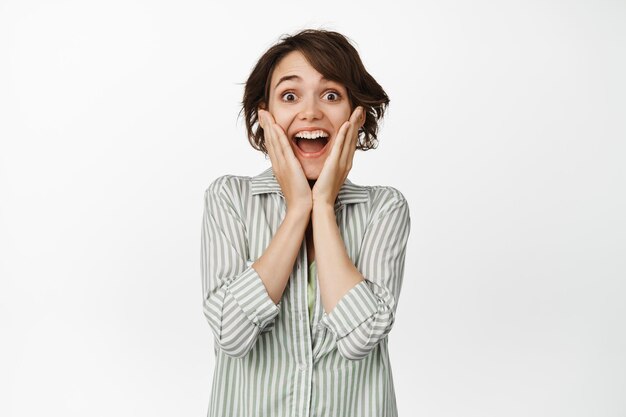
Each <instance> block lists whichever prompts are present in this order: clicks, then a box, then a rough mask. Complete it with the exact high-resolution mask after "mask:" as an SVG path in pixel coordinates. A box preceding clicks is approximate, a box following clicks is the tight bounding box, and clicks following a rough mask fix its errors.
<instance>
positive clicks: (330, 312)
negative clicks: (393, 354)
mask: <svg viewBox="0 0 626 417" xmlns="http://www.w3.org/2000/svg"><path fill="white" fill-rule="evenodd" d="M388 103H389V98H388V97H387V95H386V94H385V92H384V90H383V89H382V88H381V87H380V85H379V84H378V83H377V82H376V81H375V80H374V78H373V77H372V76H371V75H370V74H369V73H368V72H367V71H366V70H365V68H364V66H363V64H362V62H361V59H360V57H359V55H358V53H357V51H356V50H355V48H354V47H353V46H352V45H351V44H350V43H349V42H348V40H347V39H346V38H345V37H344V36H343V35H341V34H339V33H336V32H332V31H325V30H303V31H301V32H299V33H297V34H295V35H293V36H284V37H283V38H282V39H281V41H280V42H279V43H278V44H276V45H274V46H273V47H271V48H270V49H269V50H268V51H267V52H265V54H264V55H263V56H262V57H261V59H260V60H259V61H258V63H257V64H256V66H255V67H254V69H253V70H252V73H251V74H250V76H249V78H248V80H247V82H246V86H245V93H244V100H243V108H242V111H243V112H244V113H245V119H246V128H247V132H248V138H249V140H250V142H251V144H252V146H253V147H254V148H255V149H257V150H260V151H262V152H263V153H265V154H266V155H269V157H270V160H271V165H272V166H271V168H268V169H267V170H265V171H264V172H262V173H260V174H259V175H257V176H254V177H246V176H235V175H224V176H221V177H219V178H218V179H216V180H215V181H214V182H213V183H211V185H210V186H209V187H208V189H207V190H206V192H205V205H204V217H203V224H202V262H201V266H202V284H203V286H202V291H203V309H204V314H205V316H206V319H207V320H208V322H209V325H210V327H211V329H212V331H213V334H214V337H215V355H216V356H215V374H214V378H213V383H212V391H211V400H210V405H209V410H208V415H209V416H228V417H239V416H242V417H244V416H245V417H261V416H272V417H280V416H282V417H313V416H332V417H359V416H361V417H385V416H397V410H396V401H395V394H394V387H393V380H392V372H391V368H390V363H389V353H388V347H387V335H388V333H389V331H390V330H391V327H392V326H393V323H394V318H395V311H396V306H397V302H398V297H399V294H400V288H401V284H402V276H403V272H404V260H405V253H406V242H407V239H408V235H409V227H410V218H409V208H408V205H407V202H406V200H405V198H404V196H403V195H402V194H401V193H400V192H399V191H398V190H396V189H394V188H392V187H388V186H361V185H357V184H354V183H353V182H351V181H350V180H348V179H347V176H348V173H349V171H350V168H351V167H352V161H353V156H354V153H355V150H356V149H362V150H367V149H370V148H373V147H375V144H376V133H377V130H378V122H379V120H380V119H381V118H382V117H383V114H384V111H385V109H386V107H387V105H388ZM257 124H258V126H256V125H257Z"/></svg>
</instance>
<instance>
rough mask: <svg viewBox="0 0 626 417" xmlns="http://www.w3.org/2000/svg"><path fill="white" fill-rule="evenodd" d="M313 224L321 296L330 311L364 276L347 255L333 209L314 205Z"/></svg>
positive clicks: (329, 206)
mask: <svg viewBox="0 0 626 417" xmlns="http://www.w3.org/2000/svg"><path fill="white" fill-rule="evenodd" d="M312 223H313V242H314V244H315V259H316V263H317V276H318V282H319V288H320V295H321V298H322V305H323V306H324V311H326V313H327V314H328V313H330V312H331V311H332V309H333V308H334V307H335V305H336V304H337V302H339V300H340V299H341V297H343V296H344V295H345V294H346V293H347V292H348V291H350V289H352V288H353V287H354V286H355V285H357V284H358V283H359V282H361V281H363V280H364V278H363V275H361V273H360V272H359V271H358V269H357V268H356V267H355V266H354V264H353V263H352V260H351V259H350V257H349V256H348V253H347V251H346V247H345V244H344V242H343V240H342V238H341V234H340V233H339V227H337V219H336V217H335V210H334V208H333V207H332V206H331V205H327V204H320V205H315V204H314V205H313V211H312Z"/></svg>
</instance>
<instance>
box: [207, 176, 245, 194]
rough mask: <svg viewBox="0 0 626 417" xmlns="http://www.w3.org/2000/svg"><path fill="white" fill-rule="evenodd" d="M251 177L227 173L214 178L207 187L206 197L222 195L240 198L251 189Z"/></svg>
mask: <svg viewBox="0 0 626 417" xmlns="http://www.w3.org/2000/svg"><path fill="white" fill-rule="evenodd" d="M251 180H252V178H251V177H248V176H243V175H232V174H225V175H221V176H219V177H217V178H216V179H214V180H213V181H212V182H211V183H210V184H209V186H208V187H207V188H206V190H205V192H204V195H205V198H212V197H221V198H227V199H228V200H231V201H232V200H233V199H239V198H241V197H242V196H243V195H245V194H246V193H247V191H248V190H249V189H250V181H251Z"/></svg>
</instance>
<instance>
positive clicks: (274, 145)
mask: <svg viewBox="0 0 626 417" xmlns="http://www.w3.org/2000/svg"><path fill="white" fill-rule="evenodd" d="M258 115H259V124H260V125H261V128H263V134H264V136H265V147H266V148H267V152H268V154H269V156H270V160H271V162H272V170H273V171H274V176H276V179H277V180H278V184H280V188H281V190H282V192H283V195H284V196H285V200H286V202H287V210H288V211H289V210H290V209H302V210H303V211H306V212H307V213H309V212H310V211H311V209H312V207H313V199H312V195H311V187H310V186H309V182H308V180H307V178H306V175H304V171H303V170H302V165H300V161H298V159H297V158H296V156H295V155H294V153H293V149H291V145H290V144H289V139H288V138H287V135H286V134H285V132H284V131H283V128H282V127H281V126H280V125H279V124H278V123H276V122H275V121H274V116H272V114H271V113H270V112H268V111H266V110H262V109H259V110H258Z"/></svg>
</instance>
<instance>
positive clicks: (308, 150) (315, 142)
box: [292, 130, 330, 156]
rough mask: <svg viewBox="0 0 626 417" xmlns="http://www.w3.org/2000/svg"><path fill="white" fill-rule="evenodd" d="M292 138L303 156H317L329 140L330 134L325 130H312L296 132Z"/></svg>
mask: <svg viewBox="0 0 626 417" xmlns="http://www.w3.org/2000/svg"><path fill="white" fill-rule="evenodd" d="M292 140H293V141H294V143H295V144H296V147H297V148H298V149H299V150H300V152H301V153H302V154H303V156H318V155H320V154H321V153H322V152H323V151H324V149H325V148H326V145H327V144H328V142H329V141H330V134H329V133H328V132H326V131H325V130H316V131H313V132H298V133H296V134H295V135H294V136H293V137H292Z"/></svg>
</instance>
